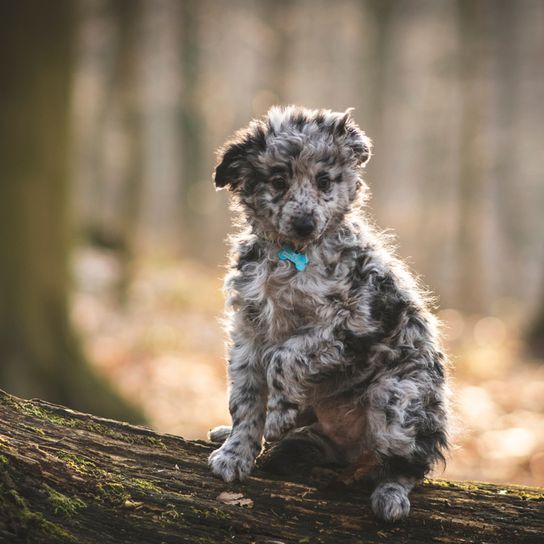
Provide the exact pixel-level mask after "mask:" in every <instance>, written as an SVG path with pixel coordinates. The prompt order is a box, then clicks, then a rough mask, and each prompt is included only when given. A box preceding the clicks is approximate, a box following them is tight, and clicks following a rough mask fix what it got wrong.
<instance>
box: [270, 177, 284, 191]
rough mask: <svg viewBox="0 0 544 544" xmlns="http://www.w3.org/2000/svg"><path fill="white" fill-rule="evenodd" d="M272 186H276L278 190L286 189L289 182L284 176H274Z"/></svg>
mask: <svg viewBox="0 0 544 544" xmlns="http://www.w3.org/2000/svg"><path fill="white" fill-rule="evenodd" d="M272 187H274V189H275V190H276V191H285V189H287V182H286V181H285V180H284V179H283V178H273V179H272Z"/></svg>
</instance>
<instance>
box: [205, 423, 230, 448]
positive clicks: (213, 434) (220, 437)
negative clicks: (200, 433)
mask: <svg viewBox="0 0 544 544" xmlns="http://www.w3.org/2000/svg"><path fill="white" fill-rule="evenodd" d="M231 429H232V427H230V426H229V425H219V426H218V427H214V428H213V429H210V430H209V431H208V440H209V441H210V442H215V443H216V444H221V443H223V442H224V441H225V440H226V439H227V438H228V437H229V435H230V431H231Z"/></svg>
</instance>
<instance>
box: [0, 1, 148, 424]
mask: <svg viewBox="0 0 544 544" xmlns="http://www.w3.org/2000/svg"><path fill="white" fill-rule="evenodd" d="M74 6H75V3H74V2H73V1H72V0H55V2H44V1H40V0H27V1H24V2H21V1H19V0H10V1H6V2H2V17H1V18H0V67H1V69H2V78H1V80H0V164H1V165H2V173H1V176H2V179H1V181H0V218H1V221H2V228H1V229H0V386H1V387H4V388H6V389H7V390H9V391H11V392H13V393H16V394H18V395H21V396H25V397H30V396H37V397H40V398H44V399H48V400H51V401H54V402H60V403H63V404H66V405H68V406H70V407H74V408H78V409H81V410H85V411H92V412H94V413H100V414H103V415H107V416H109V417H116V418H120V419H127V420H131V421H137V420H140V419H141V415H140V414H139V413H138V412H137V411H136V410H134V409H132V408H130V407H129V406H128V405H127V404H126V403H125V402H124V401H122V400H121V399H120V398H119V397H118V396H117V395H116V394H115V393H114V392H113V391H112V389H111V388H110V387H109V386H108V385H107V384H106V383H104V382H103V381H102V380H101V379H100V378H98V377H96V376H95V374H94V373H93V371H92V370H91V368H90V367H89V366H87V364H86V362H85V359H84V357H83V356H82V353H81V351H80V347H79V344H78V341H77V339H76V338H75V336H74V333H73V331H72V328H71V326H70V320H69V310H68V293H69V286H70V279H69V272H68V249H69V245H70V228H69V226H70V225H69V218H68V209H69V181H68V164H67V162H68V161H67V157H68V153H69V133H68V122H69V101H70V76H71V72H72V60H73V59H72V52H73V48H74V29H75V13H74Z"/></svg>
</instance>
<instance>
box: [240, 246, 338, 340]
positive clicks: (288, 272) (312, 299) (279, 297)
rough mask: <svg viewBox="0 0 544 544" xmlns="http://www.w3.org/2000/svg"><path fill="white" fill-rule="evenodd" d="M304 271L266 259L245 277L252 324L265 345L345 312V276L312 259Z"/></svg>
mask: <svg viewBox="0 0 544 544" xmlns="http://www.w3.org/2000/svg"><path fill="white" fill-rule="evenodd" d="M312 257H313V258H310V262H309V264H308V265H307V266H306V267H305V268H304V270H296V268H295V266H294V264H293V263H291V262H289V261H280V260H279V259H274V258H273V257H272V258H269V259H265V260H264V261H262V262H261V263H259V265H258V266H256V267H254V268H253V269H252V272H251V274H252V277H248V278H246V279H247V280H248V281H247V283H246V285H247V289H246V293H240V294H241V295H242V298H245V300H250V299H251V300H252V304H251V311H250V313H251V314H252V317H251V322H252V326H253V327H254V328H255V329H256V330H255V332H256V333H257V334H258V335H259V336H261V338H263V340H264V341H266V342H272V343H276V342H281V341H283V340H285V339H286V338H288V337H289V336H292V335H293V334H297V333H300V332H301V331H302V330H304V329H307V328H308V327H315V326H322V325H323V324H330V323H332V322H333V320H337V319H338V318H339V315H340V314H341V312H342V307H343V306H342V304H343V303H342V293H345V292H346V286H345V279H346V278H345V277H343V275H342V274H340V275H338V273H337V272H338V271H337V270H336V269H335V268H334V267H330V266H327V264H326V263H324V262H323V261H322V260H321V259H319V256H315V255H314V256H312Z"/></svg>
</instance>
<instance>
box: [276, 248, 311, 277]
mask: <svg viewBox="0 0 544 544" xmlns="http://www.w3.org/2000/svg"><path fill="white" fill-rule="evenodd" d="M278 257H279V259H280V260H281V261H291V262H292V263H293V264H294V265H295V268H296V269H297V270H299V271H300V270H304V269H305V268H306V265H307V264H308V262H309V261H310V259H308V257H306V255H304V253H299V252H298V251H295V250H294V249H293V248H291V247H289V246H283V247H282V248H281V249H280V250H279V251H278Z"/></svg>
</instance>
